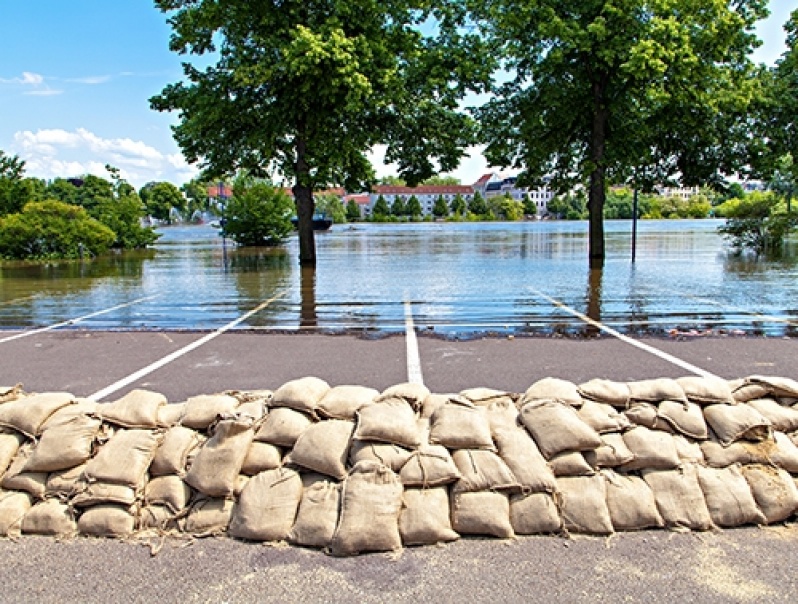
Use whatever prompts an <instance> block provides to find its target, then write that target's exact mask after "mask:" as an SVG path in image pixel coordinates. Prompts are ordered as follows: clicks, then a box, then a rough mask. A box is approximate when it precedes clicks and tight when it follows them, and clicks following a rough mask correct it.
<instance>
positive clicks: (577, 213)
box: [548, 192, 587, 220]
mask: <svg viewBox="0 0 798 604" xmlns="http://www.w3.org/2000/svg"><path fill="white" fill-rule="evenodd" d="M548 209H549V214H551V215H553V216H556V217H557V218H562V219H565V220H584V219H586V218H587V200H586V199H585V195H584V194H583V193H581V192H580V193H575V194H573V193H568V194H567V195H557V196H555V197H554V198H553V199H552V200H551V201H549V203H548Z"/></svg>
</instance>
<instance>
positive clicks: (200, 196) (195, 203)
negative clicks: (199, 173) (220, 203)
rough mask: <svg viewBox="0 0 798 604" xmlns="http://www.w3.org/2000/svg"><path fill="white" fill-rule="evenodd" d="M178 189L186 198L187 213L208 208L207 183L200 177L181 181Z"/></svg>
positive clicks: (203, 210)
mask: <svg viewBox="0 0 798 604" xmlns="http://www.w3.org/2000/svg"><path fill="white" fill-rule="evenodd" d="M180 191H181V192H182V193H183V195H185V197H186V199H188V208H187V210H188V213H189V215H191V214H193V213H194V212H196V211H200V212H205V211H208V210H210V207H209V204H208V183H206V182H203V181H201V180H200V179H197V178H193V179H191V180H190V181H188V182H186V183H183V185H182V186H181V187H180Z"/></svg>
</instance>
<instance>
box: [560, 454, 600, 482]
mask: <svg viewBox="0 0 798 604" xmlns="http://www.w3.org/2000/svg"><path fill="white" fill-rule="evenodd" d="M588 453H589V452H588ZM549 466H550V467H551V471H552V472H553V473H554V476H556V477H557V478H560V477H562V476H592V475H593V474H595V473H596V469H595V468H594V467H593V466H591V465H590V463H589V462H588V461H587V459H586V458H585V456H584V455H583V454H582V453H579V452H578V451H571V452H567V451H566V452H565V453H559V454H557V455H555V456H554V457H552V458H551V459H550V460H549Z"/></svg>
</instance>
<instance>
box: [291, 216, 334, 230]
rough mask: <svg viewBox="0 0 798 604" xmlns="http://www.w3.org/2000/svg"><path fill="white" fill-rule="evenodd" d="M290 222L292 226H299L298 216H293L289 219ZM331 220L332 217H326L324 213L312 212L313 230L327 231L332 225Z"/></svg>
mask: <svg viewBox="0 0 798 604" xmlns="http://www.w3.org/2000/svg"><path fill="white" fill-rule="evenodd" d="M291 223H292V224H293V225H294V228H295V229H296V228H298V227H299V218H297V217H296V216H294V217H293V218H292V219H291ZM332 225H333V221H332V218H327V216H326V215H324V214H314V215H313V230H314V231H327V230H329V229H330V227H332Z"/></svg>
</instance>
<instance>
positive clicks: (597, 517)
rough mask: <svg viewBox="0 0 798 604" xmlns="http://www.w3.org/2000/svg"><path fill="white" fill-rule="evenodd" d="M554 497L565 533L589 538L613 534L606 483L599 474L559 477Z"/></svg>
mask: <svg viewBox="0 0 798 604" xmlns="http://www.w3.org/2000/svg"><path fill="white" fill-rule="evenodd" d="M557 494H558V498H559V501H560V515H561V516H562V520H563V526H564V527H565V529H566V530H568V531H571V532H574V533H586V534H589V535H609V534H611V533H612V532H613V526H612V519H611V518H610V511H609V509H607V486H606V481H605V480H604V478H603V477H602V476H601V474H595V475H593V476H566V477H563V478H558V479H557Z"/></svg>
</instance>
